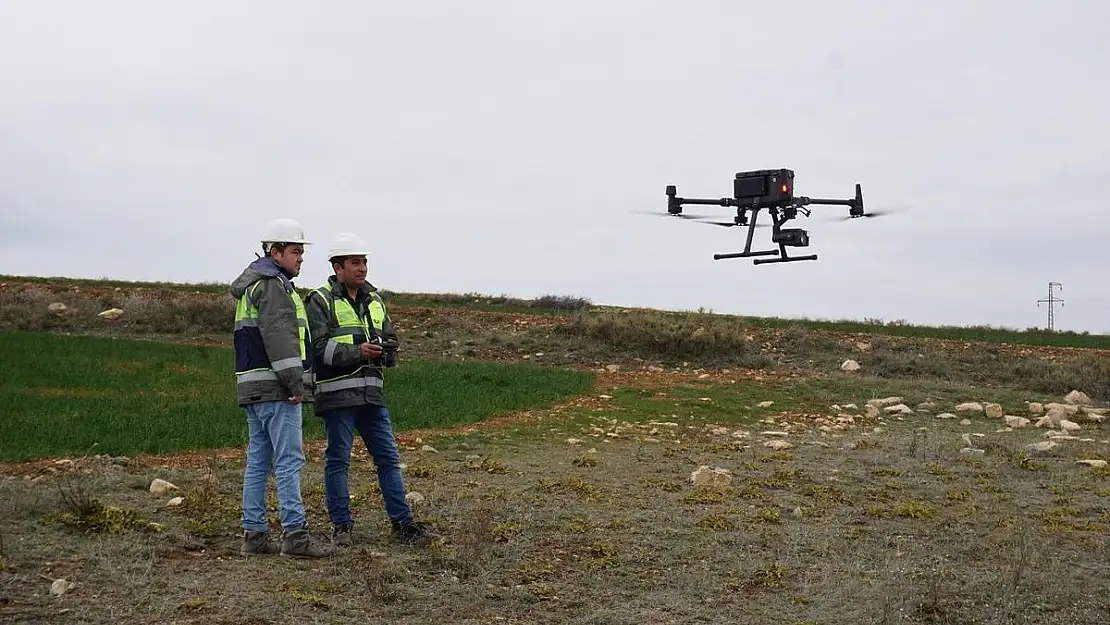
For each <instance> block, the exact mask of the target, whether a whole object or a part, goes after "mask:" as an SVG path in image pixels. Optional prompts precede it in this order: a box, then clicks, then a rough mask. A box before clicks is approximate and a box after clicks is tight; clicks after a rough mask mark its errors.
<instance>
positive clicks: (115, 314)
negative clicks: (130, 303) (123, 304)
mask: <svg viewBox="0 0 1110 625" xmlns="http://www.w3.org/2000/svg"><path fill="white" fill-rule="evenodd" d="M122 314H123V309H122V308H109V309H108V310H105V311H102V312H99V313H97V314H96V316H97V317H100V318H102V319H119V316H120V315H122Z"/></svg>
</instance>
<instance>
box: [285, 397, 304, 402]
mask: <svg viewBox="0 0 1110 625" xmlns="http://www.w3.org/2000/svg"><path fill="white" fill-rule="evenodd" d="M288 401H289V403H291V404H299V403H301V402H302V401H304V395H294V396H292V397H290V398H289V400H288Z"/></svg>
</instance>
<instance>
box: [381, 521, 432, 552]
mask: <svg viewBox="0 0 1110 625" xmlns="http://www.w3.org/2000/svg"><path fill="white" fill-rule="evenodd" d="M390 538H392V539H393V542H395V543H397V544H400V545H409V546H419V547H425V546H427V545H430V544H431V543H432V542H433V541H435V540H436V539H437V538H439V534H436V533H435V532H433V531H432V529H431V528H430V527H429V526H428V524H427V523H422V522H420V521H412V522H410V523H398V522H397V521H393V531H392V532H391V534H390Z"/></svg>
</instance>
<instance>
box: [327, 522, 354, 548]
mask: <svg viewBox="0 0 1110 625" xmlns="http://www.w3.org/2000/svg"><path fill="white" fill-rule="evenodd" d="M353 529H354V528H353V527H352V526H351V524H350V523H346V524H344V525H336V526H335V527H333V528H332V530H331V541H332V542H333V543H335V544H336V545H339V546H340V547H350V546H351V530H353Z"/></svg>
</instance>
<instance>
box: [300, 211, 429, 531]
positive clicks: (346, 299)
mask: <svg viewBox="0 0 1110 625" xmlns="http://www.w3.org/2000/svg"><path fill="white" fill-rule="evenodd" d="M369 254H370V250H369V248H368V247H367V246H366V243H365V241H363V240H362V238H361V237H359V236H358V235H355V234H351V233H343V234H340V235H338V236H336V237H335V239H334V240H333V241H332V243H331V247H329V248H328V261H329V262H330V263H331V266H332V270H333V271H334V275H332V276H329V277H328V282H327V284H325V285H324V286H321V287H320V288H318V289H316V290H314V291H312V292H311V293H310V294H309V295H308V298H307V301H306V305H305V307H306V309H307V311H308V320H309V330H310V333H311V335H312V351H313V366H314V367H315V372H316V387H315V392H314V401H315V412H316V414H318V415H320V416H321V417H323V419H324V428H325V431H326V432H327V438H328V446H327V449H326V450H325V451H324V490H325V497H326V501H327V507H328V516H329V517H330V518H331V522H332V525H333V530H332V540H333V541H334V542H335V544H337V545H344V546H345V545H349V544H351V533H352V530H353V528H354V521H353V519H352V518H351V509H350V488H349V486H348V480H347V476H348V472H349V469H350V457H351V448H352V446H353V445H354V433H355V431H358V433H359V435H360V436H361V437H362V441H363V443H364V444H365V445H366V449H367V450H368V451H369V452H370V455H371V457H372V458H373V460H374V465H375V467H376V468H377V475H378V485H379V486H380V488H381V493H382V501H383V503H384V504H385V512H386V516H388V517H389V520H390V522H391V524H392V531H391V537H392V538H393V540H394V541H395V542H397V543H400V544H405V545H427V544H429V543H430V542H431V541H432V540H433V539H434V538H436V534H435V533H434V532H432V531H431V530H430V529H429V528H428V526H427V525H426V524H424V523H422V522H419V521H416V520H414V519H413V514H412V509H411V508H410V507H409V504H408V502H407V501H406V499H405V485H404V482H403V480H402V478H401V457H400V454H399V452H398V450H397V442H396V440H394V438H393V426H392V424H391V422H390V413H389V409H388V408H387V407H386V402H385V394H384V386H385V377H384V374H383V368H385V367H392V366H394V365H395V364H396V362H397V360H396V359H397V345H398V341H397V333H396V331H395V330H394V329H393V323H392V321H391V320H390V318H389V314H388V313H387V312H386V309H385V302H383V301H382V298H381V296H380V295H379V294H378V293H377V289H376V288H375V287H374V286H373V285H372V284H370V283H369V282H367V281H366V273H367V264H366V257H367V256H368V255H369Z"/></svg>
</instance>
